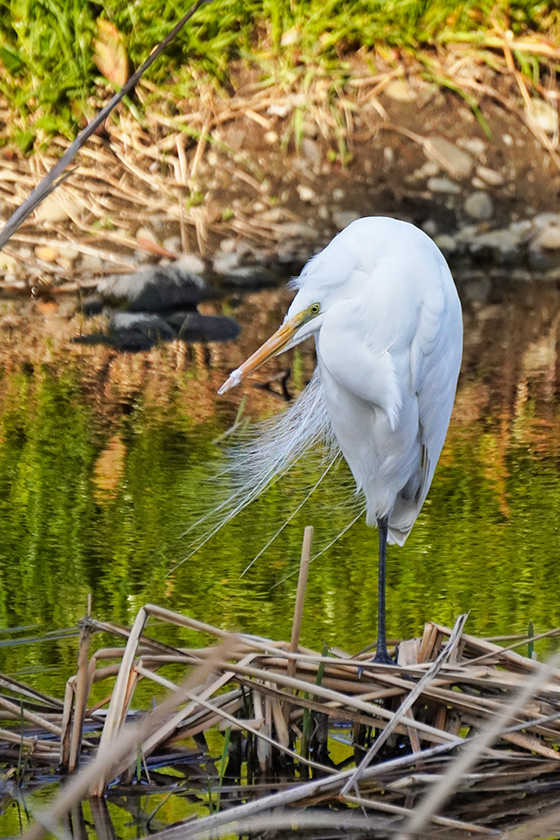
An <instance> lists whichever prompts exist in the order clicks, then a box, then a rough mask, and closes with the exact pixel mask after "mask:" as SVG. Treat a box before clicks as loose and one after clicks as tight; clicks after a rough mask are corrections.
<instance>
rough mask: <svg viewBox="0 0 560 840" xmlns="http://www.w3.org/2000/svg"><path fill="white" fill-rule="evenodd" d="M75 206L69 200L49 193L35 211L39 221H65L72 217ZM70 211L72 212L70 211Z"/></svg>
mask: <svg viewBox="0 0 560 840" xmlns="http://www.w3.org/2000/svg"><path fill="white" fill-rule="evenodd" d="M74 209H75V208H74V206H73V205H72V203H71V202H69V201H68V200H65V201H64V203H61V201H60V200H59V199H58V198H56V197H55V196H54V195H52V194H51V195H49V196H47V198H46V199H45V200H44V201H43V202H42V204H40V205H39V207H38V208H37V210H36V211H35V218H36V219H37V221H38V222H65V221H67V220H68V219H69V218H70V213H71V212H72V210H74ZM69 211H70V212H69Z"/></svg>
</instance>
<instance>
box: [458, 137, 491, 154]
mask: <svg viewBox="0 0 560 840" xmlns="http://www.w3.org/2000/svg"><path fill="white" fill-rule="evenodd" d="M457 145H458V146H460V147H461V148H462V149H466V150H467V152H470V153H471V155H474V156H475V157H480V156H481V155H483V154H484V152H485V151H486V143H485V142H484V140H481V139H480V137H461V138H460V139H459V140H457Z"/></svg>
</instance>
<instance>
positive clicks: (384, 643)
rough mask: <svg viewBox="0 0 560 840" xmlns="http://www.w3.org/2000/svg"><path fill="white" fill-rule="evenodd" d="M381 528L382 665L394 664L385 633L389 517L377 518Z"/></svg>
mask: <svg viewBox="0 0 560 840" xmlns="http://www.w3.org/2000/svg"><path fill="white" fill-rule="evenodd" d="M377 527H378V528H379V586H378V590H379V592H378V600H377V651H376V654H375V659H374V660H373V661H374V662H377V663H380V664H381V665H394V664H395V663H394V662H393V660H392V659H391V657H390V656H389V652H388V650H387V635H386V633H385V563H386V558H387V517H386V516H385V517H383V518H382V519H378V520H377Z"/></svg>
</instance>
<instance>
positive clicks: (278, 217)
mask: <svg viewBox="0 0 560 840" xmlns="http://www.w3.org/2000/svg"><path fill="white" fill-rule="evenodd" d="M285 217H286V214H285V211H284V210H283V209H282V207H271V208H270V209H269V210H265V211H264V213H260V214H259V219H262V221H263V222H272V223H273V224H277V223H278V222H281V221H282V220H283V219H285Z"/></svg>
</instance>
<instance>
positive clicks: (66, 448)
mask: <svg viewBox="0 0 560 840" xmlns="http://www.w3.org/2000/svg"><path fill="white" fill-rule="evenodd" d="M204 376H205V373H204V372H202V373H201V377H202V378H204ZM1 386H2V392H3V395H4V396H3V400H2V401H1V403H0V584H1V591H2V599H1V601H0V624H1V626H2V627H9V626H17V625H22V624H30V623H31V624H35V623H38V624H40V625H42V626H43V627H44V628H45V629H51V628H54V627H65V626H70V625H72V624H74V623H75V621H76V620H77V619H78V618H79V617H80V616H81V615H82V614H83V613H84V611H85V604H86V596H87V593H88V592H89V591H92V592H93V603H94V611H95V613H96V614H98V615H100V616H102V617H103V618H108V619H113V620H116V621H120V622H126V623H128V622H129V621H130V620H131V619H132V617H133V615H134V614H135V612H136V610H137V608H138V607H139V606H140V605H141V604H142V603H144V602H146V601H148V600H154V601H156V602H158V603H161V604H162V605H168V606H170V607H173V608H175V609H181V610H187V611H189V612H191V613H193V614H195V615H197V616H199V617H201V618H204V619H207V620H208V621H210V622H211V623H213V624H217V625H221V626H224V627H227V628H229V629H236V628H238V629H242V630H246V631H250V632H255V633H261V634H264V635H272V636H275V637H280V636H283V637H288V635H289V627H290V623H291V611H292V605H293V599H294V593H295V578H294V577H291V578H289V579H287V580H285V578H287V576H288V575H289V574H290V573H292V572H293V571H294V570H295V569H296V568H297V564H298V558H299V551H300V541H301V534H302V531H303V527H304V525H305V524H308V523H312V524H314V525H315V528H316V534H317V540H316V543H317V545H316V547H317V548H320V547H321V545H325V544H326V543H328V542H329V541H330V540H331V539H332V537H333V536H334V535H336V534H337V533H340V532H341V531H342V530H343V528H344V527H345V525H346V524H347V523H348V522H349V521H350V518H351V512H350V508H349V507H348V506H344V505H341V504H340V487H341V481H343V479H344V475H345V471H344V470H341V471H339V472H338V473H337V472H336V471H333V474H332V475H329V478H328V479H326V480H325V482H324V483H323V484H321V485H320V488H319V489H318V490H317V492H316V493H315V494H314V497H313V498H312V499H311V500H310V502H309V503H308V504H307V505H306V506H305V507H304V509H303V510H302V511H301V512H300V513H299V514H298V515H297V516H296V517H294V520H293V522H291V523H290V524H289V526H288V527H287V528H286V529H285V530H284V531H283V532H282V534H281V535H280V537H279V538H278V539H277V540H276V541H275V542H274V543H273V544H272V545H271V547H270V548H269V549H268V550H267V552H266V554H265V555H264V556H263V557H262V558H261V559H259V560H258V561H257V563H256V564H255V565H254V567H252V569H251V570H250V572H249V573H248V574H247V576H246V577H244V578H241V577H240V574H241V572H242V571H243V569H244V568H245V566H246V565H247V562H248V561H249V560H251V558H252V557H254V556H255V555H256V554H257V552H258V551H259V550H260V549H261V548H262V546H263V545H264V543H265V542H266V541H267V539H268V537H269V536H270V535H271V534H272V533H274V531H276V530H277V528H278V527H279V526H280V525H281V524H282V522H283V521H284V520H285V518H286V516H287V515H288V514H289V513H290V512H291V511H292V510H293V509H294V508H295V507H296V506H297V503H298V500H299V499H300V498H301V497H302V494H303V493H304V490H303V489H302V488H303V487H304V486H306V485H307V486H309V485H310V484H312V483H314V482H315V480H316V476H315V475H314V474H313V466H312V465H311V464H310V463H301V464H299V465H298V466H297V468H296V469H295V470H294V472H293V475H292V476H287V477H286V478H285V479H284V480H282V481H280V482H278V483H277V484H275V485H274V486H273V487H272V488H271V489H270V490H269V491H268V493H267V494H266V495H265V496H263V497H262V498H261V499H260V500H259V501H257V502H256V503H255V504H254V505H253V506H252V508H251V509H249V510H248V511H245V512H244V513H243V514H241V515H240V516H239V517H238V519H236V520H235V521H234V522H232V523H231V524H230V525H229V526H228V527H227V529H224V530H223V531H221V532H219V533H218V534H217V535H216V536H215V537H214V539H213V540H212V541H210V542H209V543H208V544H207V545H206V546H204V547H203V548H202V549H201V550H200V551H199V552H198V553H197V554H195V555H194V556H193V557H192V558H190V559H189V560H188V561H187V562H185V563H184V564H183V565H181V566H180V567H178V568H177V569H176V571H175V572H174V573H173V574H172V575H171V576H167V575H168V572H169V570H170V569H172V568H173V567H174V565H175V564H176V563H177V562H178V561H181V560H182V559H183V558H184V557H185V556H186V555H187V553H188V542H187V539H184V540H181V539H179V537H180V534H181V532H182V530H183V529H184V527H185V525H188V524H189V522H190V521H192V518H193V516H194V514H195V512H196V511H197V510H199V509H200V507H203V508H204V507H205V506H210V505H212V502H213V499H214V498H215V488H214V486H213V485H212V484H208V482H206V481H205V464H206V463H207V461H208V459H209V458H210V457H211V456H212V452H213V451H214V447H213V446H212V440H214V439H215V438H216V437H218V436H219V434H220V432H223V431H224V429H225V428H227V426H228V425H229V424H230V423H231V422H232V420H233V417H234V414H232V413H231V412H230V415H228V417H227V418H225V417H222V418H220V417H219V415H218V414H215V415H214V416H213V415H212V411H217V410H218V408H219V406H220V404H219V403H213V402H212V400H208V398H206V399H204V397H203V394H204V392H203V391H202V386H201V382H200V380H197V378H196V377H195V376H194V374H193V373H192V371H191V372H190V373H189V375H188V376H186V377H184V378H183V379H182V380H180V381H179V382H178V383H177V382H176V383H175V384H172V383H171V384H170V385H169V389H168V392H167V393H166V394H165V396H163V395H162V393H160V392H157V393H155V392H154V393H152V394H151V395H150V391H149V389H148V391H147V392H146V396H144V397H142V398H137V399H136V401H135V402H132V403H131V402H130V400H129V401H128V402H126V403H125V404H126V411H125V412H124V413H123V414H122V415H121V414H120V412H117V416H116V417H115V408H114V405H117V406H118V405H119V400H118V399H115V402H114V405H113V408H112V409H111V408H110V407H109V409H107V410H108V411H109V412H111V411H112V412H113V416H112V417H110V418H109V417H104V416H103V413H102V412H101V413H100V412H99V411H98V407H97V406H96V405H95V404H94V402H93V401H92V399H91V395H90V396H89V397H88V398H87V399H86V398H85V397H84V391H83V385H82V382H81V378H80V374H79V371H78V369H77V368H75V367H73V366H72V364H70V365H69V366H68V367H66V369H65V370H64V371H63V372H61V373H54V372H53V370H52V369H51V368H49V367H44V368H39V367H37V368H36V369H35V372H33V369H32V368H31V367H30V368H29V370H27V369H25V370H24V371H23V372H18V373H10V374H8V373H5V375H4V379H3V380H2V382H1ZM111 387H112V388H113V389H114V390H117V389H118V384H117V383H115V382H114V381H113V382H112V384H111ZM123 388H124V386H123ZM124 390H125V391H126V388H124ZM526 405H527V414H526V415H523V414H522V413H519V410H518V409H516V410H518V414H517V417H516V419H515V423H513V424H507V428H506V427H504V424H503V422H500V424H496V425H495V426H494V425H492V424H490V425H487V426H486V428H484V429H483V428H482V426H481V422H482V421H479V423H478V424H477V423H472V422H470V423H469V424H468V425H467V424H465V425H464V426H460V425H455V426H454V427H453V428H452V431H451V434H450V438H449V441H448V444H447V447H446V450H445V452H444V455H443V458H442V462H441V464H440V466H439V468H438V471H437V472H436V478H435V481H434V484H433V486H432V490H431V492H430V496H429V498H428V501H427V503H426V505H425V508H424V510H423V512H422V514H421V516H420V518H419V520H418V522H417V524H416V526H415V529H414V530H413V532H412V535H411V536H410V538H409V540H408V542H407V544H406V546H405V547H404V548H403V549H398V548H394V549H391V551H390V557H389V591H388V614H389V632H390V634H391V635H395V636H402V635H404V636H407V635H413V634H417V633H420V632H421V629H422V624H423V622H424V621H425V620H426V619H428V618H430V619H434V620H438V621H441V622H442V623H447V624H450V623H452V622H453V620H454V619H455V617H456V615H457V614H458V613H459V612H461V611H466V610H471V618H470V620H469V628H470V630H471V631H472V632H477V633H491V634H494V633H507V632H514V631H515V632H523V631H524V630H526V628H527V625H528V622H529V620H532V621H533V622H534V623H535V627H536V629H537V631H538V630H540V629H543V628H548V627H550V626H552V625H556V624H558V623H559V621H558V611H557V607H556V591H557V588H558V585H559V583H560V581H559V577H560V563H559V562H558V555H559V553H560V536H559V534H558V525H557V523H558V519H559V516H558V513H559V509H560V472H559V469H558V465H557V461H556V459H555V458H554V457H553V456H554V453H555V452H556V449H557V444H556V433H555V432H554V428H555V427H554V425H553V424H550V426H544V425H543V423H542V421H539V420H538V414H537V413H536V412H535V410H534V405H533V404H532V403H531V402H530V401H528V402H527V403H526ZM213 406H215V408H213ZM193 407H194V408H193ZM219 410H223V406H221V408H220V409H219ZM551 410H552V409H551ZM191 412H193V413H194V415H195V417H191ZM200 414H204V415H205V417H206V422H205V424H204V425H199V424H198V423H197V422H194V421H195V419H196V420H198V419H199V416H198V415H200ZM524 417H525V419H524ZM508 429H509V431H508ZM512 430H513V431H512ZM115 441H117V444H115ZM535 441H536V442H537V443H536V444H535ZM547 441H548V442H549V444H550V450H547ZM116 445H117V450H116V455H115V457H114V458H112V457H111V453H110V452H109V455H108V454H107V450H108V448H109V447H111V446H113V447H114V446H116ZM549 451H550V453H551V454H550V455H549V454H548V452H549ZM100 463H102V464H103V469H102V470H101V468H100V467H99V464H100ZM111 470H114V474H113V475H112V476H111V475H110V472H111ZM101 473H102V477H101V478H100V475H101ZM108 473H109V475H108ZM282 581H284V582H282ZM278 584H279V585H278ZM275 586H276V588H274V589H272V587H275ZM375 603H376V537H375V534H374V533H373V532H372V531H370V530H369V529H368V528H366V527H365V525H364V524H363V522H359V523H357V524H356V525H355V526H354V527H353V528H352V529H351V530H350V531H349V532H348V533H346V534H345V535H344V536H343V537H342V538H341V539H340V540H339V542H338V543H336V545H335V546H334V547H333V548H331V549H330V550H329V551H327V552H326V553H325V554H324V555H322V556H321V557H320V558H319V559H318V560H317V561H316V563H314V564H313V566H312V570H311V574H310V578H309V586H308V595H307V602H306V609H305V613H304V621H303V629H302V634H303V636H302V638H303V641H304V643H308V644H313V645H315V646H321V645H322V643H323V642H324V641H328V642H330V643H336V644H338V645H340V646H346V647H347V648H349V649H356V648H358V647H360V646H362V645H365V644H367V643H368V642H369V641H370V639H371V638H372V636H373V632H374V629H375V627H374V621H375V617H374V616H375ZM170 641H173V640H171V639H170ZM4 650H6V649H4ZM7 650H8V653H6V654H5V662H4V664H3V666H0V670H1V669H2V667H4V668H7V669H8V670H17V669H18V668H19V667H20V666H21V665H22V660H21V656H22V650H25V655H26V656H28V663H29V664H32V662H36V663H37V664H42V665H48V664H56V662H57V661H60V657H61V656H63V655H64V656H65V654H63V653H61V652H57V651H58V648H57V647H56V645H50V646H49V649H48V650H47V649H46V646H45V649H41V650H40V651H39V652H35V653H31V652H29V651H28V650H27V649H22V648H14V649H7ZM57 657H58V660H57Z"/></svg>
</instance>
